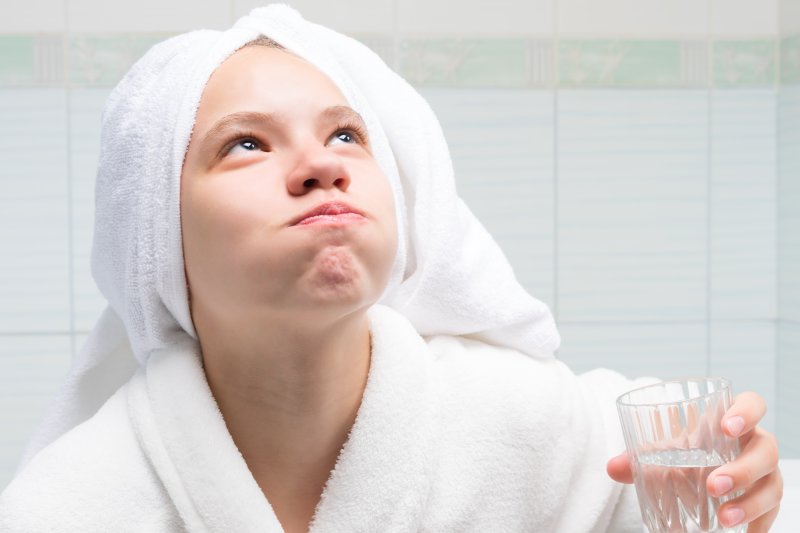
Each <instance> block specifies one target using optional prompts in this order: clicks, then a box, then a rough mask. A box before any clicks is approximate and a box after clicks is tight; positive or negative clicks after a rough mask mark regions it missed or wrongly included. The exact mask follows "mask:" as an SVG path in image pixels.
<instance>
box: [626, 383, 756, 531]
mask: <svg viewBox="0 0 800 533" xmlns="http://www.w3.org/2000/svg"><path fill="white" fill-rule="evenodd" d="M731 397H732V396H731V386H730V382H728V381H727V380H725V379H722V378H705V377H699V378H685V379H680V380H675V381H665V382H661V383H656V384H654V385H648V386H647V387H642V388H639V389H635V390H632V391H629V392H627V393H625V394H623V395H622V396H620V397H619V398H617V410H618V411H619V417H620V421H621V422H622V430H623V432H624V434H625V446H626V448H627V450H628V455H629V457H630V459H631V470H632V471H633V480H634V483H635V485H636V494H637V496H638V498H639V508H640V509H641V511H642V519H643V520H644V523H645V525H646V526H647V528H648V530H649V531H650V532H651V533H696V532H712V531H715V532H723V531H724V532H730V533H740V532H741V533H744V531H745V530H746V528H747V525H746V524H741V525H739V526H735V527H732V528H725V527H723V526H722V525H721V524H720V523H719V521H718V520H717V510H718V509H719V506H720V505H721V504H723V503H725V502H726V501H728V500H730V499H733V498H735V497H737V496H739V495H740V494H741V492H735V493H730V494H727V495H725V496H722V497H721V498H714V497H713V496H711V495H709V494H708V491H707V490H706V479H707V478H708V475H709V474H710V473H711V472H713V471H714V470H715V469H716V468H718V467H719V466H720V465H722V464H724V463H727V462H729V461H731V460H733V459H734V458H735V457H736V456H737V455H738V454H739V440H738V439H734V438H730V437H728V436H726V435H725V434H724V433H723V432H722V426H721V421H722V417H723V415H724V414H725V412H726V411H727V410H728V408H729V407H730V406H731V403H732V399H731Z"/></svg>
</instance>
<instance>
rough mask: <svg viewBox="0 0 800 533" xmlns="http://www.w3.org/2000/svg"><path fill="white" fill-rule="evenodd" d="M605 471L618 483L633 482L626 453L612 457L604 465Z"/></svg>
mask: <svg viewBox="0 0 800 533" xmlns="http://www.w3.org/2000/svg"><path fill="white" fill-rule="evenodd" d="M606 471H607V472H608V475H609V476H610V477H611V479H613V480H614V481H617V482H619V483H633V473H632V472H631V463H630V460H629V459H628V454H627V453H622V454H620V455H617V456H616V457H612V458H611V460H609V461H608V464H607V465H606Z"/></svg>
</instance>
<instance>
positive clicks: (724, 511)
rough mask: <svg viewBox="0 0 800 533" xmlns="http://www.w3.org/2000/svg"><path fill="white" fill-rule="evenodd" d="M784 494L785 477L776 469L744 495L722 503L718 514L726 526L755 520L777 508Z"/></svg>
mask: <svg viewBox="0 0 800 533" xmlns="http://www.w3.org/2000/svg"><path fill="white" fill-rule="evenodd" d="M782 496H783V479H782V478H781V475H780V472H778V471H775V472H774V473H772V474H770V475H768V476H766V477H763V478H761V479H760V480H758V481H757V482H756V483H755V484H754V485H753V486H752V487H751V489H750V490H748V491H747V492H745V493H744V495H742V496H739V497H738V498H735V499H733V500H731V501H729V502H725V503H724V504H722V505H721V506H720V508H719V510H718V511H717V516H718V517H719V520H720V522H721V523H722V525H723V526H725V527H733V526H735V525H736V524H741V523H745V522H753V521H755V520H757V519H758V518H759V517H761V516H763V515H765V514H766V513H768V512H771V511H772V510H773V509H775V508H776V507H777V506H778V504H779V503H780V501H781V497H782Z"/></svg>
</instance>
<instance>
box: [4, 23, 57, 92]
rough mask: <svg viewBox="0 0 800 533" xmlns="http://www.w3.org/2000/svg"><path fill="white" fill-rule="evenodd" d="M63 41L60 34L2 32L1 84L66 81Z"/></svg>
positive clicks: (34, 84)
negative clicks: (5, 33)
mask: <svg viewBox="0 0 800 533" xmlns="http://www.w3.org/2000/svg"><path fill="white" fill-rule="evenodd" d="M63 41H64V38H63V36H62V35H58V34H40V35H0V87H38V86H53V85H56V86H61V85H63V83H64V42H63Z"/></svg>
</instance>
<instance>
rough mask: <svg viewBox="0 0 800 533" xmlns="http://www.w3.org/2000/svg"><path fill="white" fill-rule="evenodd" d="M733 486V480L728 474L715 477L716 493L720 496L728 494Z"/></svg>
mask: <svg viewBox="0 0 800 533" xmlns="http://www.w3.org/2000/svg"><path fill="white" fill-rule="evenodd" d="M732 488H733V480H732V479H731V478H730V477H728V476H717V477H716V478H714V493H715V494H716V495H717V496H718V497H719V496H722V495H723V494H727V493H728V492H730V490H731V489H732Z"/></svg>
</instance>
